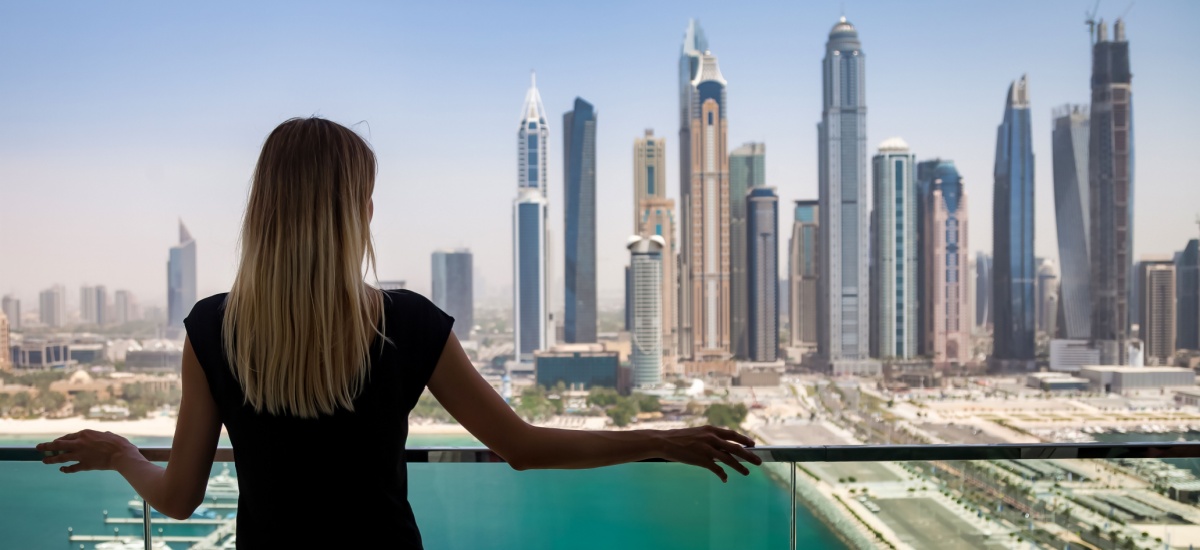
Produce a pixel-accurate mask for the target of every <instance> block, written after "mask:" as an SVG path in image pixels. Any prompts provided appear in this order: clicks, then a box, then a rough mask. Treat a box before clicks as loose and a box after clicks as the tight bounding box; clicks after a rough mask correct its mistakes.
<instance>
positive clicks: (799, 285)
mask: <svg viewBox="0 0 1200 550" xmlns="http://www.w3.org/2000/svg"><path fill="white" fill-rule="evenodd" d="M820 230H821V220H820V207H818V206H817V201H814V200H802V201H796V208H795V211H794V215H793V222H792V241H791V244H790V245H789V254H788V265H789V268H788V272H789V276H788V279H789V284H790V285H791V288H790V289H789V291H788V300H789V301H790V303H789V304H788V316H789V322H788V326H789V327H791V347H793V348H800V349H799V352H800V353H801V355H804V354H807V353H809V352H812V351H816V349H817V341H818V340H819V338H818V336H817V335H818V334H819V331H821V330H823V327H824V325H821V324H820V319H821V315H820V313H819V312H818V311H817V294H818V287H819V284H818V283H819V280H820V273H821V257H820V255H819V251H820V248H821V244H820V241H821V239H820Z"/></svg>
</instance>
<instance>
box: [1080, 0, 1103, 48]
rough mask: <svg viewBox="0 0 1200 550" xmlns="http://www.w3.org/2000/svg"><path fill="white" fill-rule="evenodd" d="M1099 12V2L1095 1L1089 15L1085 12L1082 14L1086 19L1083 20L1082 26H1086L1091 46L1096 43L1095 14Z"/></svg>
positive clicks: (1098, 0)
mask: <svg viewBox="0 0 1200 550" xmlns="http://www.w3.org/2000/svg"><path fill="white" fill-rule="evenodd" d="M1099 10H1100V0H1096V4H1095V5H1094V6H1092V11H1091V13H1088V12H1086V11H1085V12H1083V16H1084V17H1085V18H1086V19H1084V20H1083V24H1084V25H1087V27H1088V40H1090V41H1091V43H1092V44H1095V43H1096V12H1097V11H1099Z"/></svg>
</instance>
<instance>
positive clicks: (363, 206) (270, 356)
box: [222, 117, 383, 418]
mask: <svg viewBox="0 0 1200 550" xmlns="http://www.w3.org/2000/svg"><path fill="white" fill-rule="evenodd" d="M375 169H376V160H375V153H374V152H372V151H371V148H370V146H368V145H367V143H366V142H365V141H364V140H363V139H362V138H361V137H359V136H358V134H356V133H354V132H353V131H352V130H350V129H349V128H346V127H345V126H342V125H340V124H337V123H334V122H331V121H328V120H324V119H321V118H316V117H313V118H293V119H291V120H288V121H286V122H284V123H283V124H280V125H279V126H278V127H277V128H275V130H274V131H272V132H271V135H269V136H267V140H266V143H264V144H263V148H262V154H261V155H260V156H259V158H258V165H257V166H256V167H255V169H254V180H253V183H252V186H251V189H250V200H249V202H248V203H247V205H246V216H245V220H244V222H243V224H242V235H241V249H242V254H241V255H242V257H241V263H240V265H239V266H238V272H237V278H236V279H234V283H233V288H232V289H231V290H230V292H229V296H228V298H227V299H226V302H225V317H224V321H223V326H222V328H223V333H224V334H223V338H222V340H223V341H222V344H223V346H224V350H225V356H226V357H227V358H228V360H229V364H230V368H231V369H232V370H233V373H234V375H235V376H236V377H237V380H238V383H239V384H240V385H241V387H242V391H243V393H244V394H245V396H246V402H247V403H249V404H251V405H252V406H253V407H254V410H255V411H257V412H263V411H264V410H265V411H266V412H267V413H270V414H273V415H290V416H298V417H301V418H315V417H317V416H318V415H319V414H327V415H328V414H333V412H334V411H335V410H336V409H338V408H343V409H347V410H353V400H354V398H355V397H356V396H357V395H358V394H359V392H360V391H361V389H362V387H363V385H364V383H365V381H366V379H367V376H368V374H369V372H368V371H369V369H370V357H371V355H370V353H371V351H370V350H371V343H372V341H373V340H374V339H375V337H376V336H377V335H378V336H379V337H380V338H383V333H382V332H381V331H380V329H379V325H378V323H382V321H383V319H382V318H381V317H382V312H383V295H382V293H381V292H380V291H379V290H377V289H375V288H373V287H371V286H370V285H368V284H367V283H366V282H365V281H364V274H365V273H366V272H372V273H373V271H374V268H375V248H374V246H373V244H372V242H371V227H370V209H371V206H370V201H371V194H372V192H373V191H374V188H375ZM364 267H365V268H366V272H364Z"/></svg>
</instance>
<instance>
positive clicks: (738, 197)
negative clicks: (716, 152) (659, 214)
mask: <svg viewBox="0 0 1200 550" xmlns="http://www.w3.org/2000/svg"><path fill="white" fill-rule="evenodd" d="M766 153H767V146H766V144H763V143H747V144H745V145H742V146H741V147H738V148H737V149H734V150H733V152H731V153H729V253H730V259H729V281H730V293H729V308H730V315H731V317H730V320H729V330H730V339H731V344H730V345H731V346H732V350H733V356H734V357H737V358H739V359H746V358H749V357H750V347H751V344H750V340H749V336H748V335H749V328H750V319H749V316H750V309H749V308H750V304H749V300H750V298H749V295H748V292H749V288H750V283H749V280H748V279H747V277H748V275H747V272H748V270H749V269H750V267H749V266H748V265H747V264H746V242H747V241H746V223H747V222H746V208H747V206H746V205H747V201H748V200H749V198H748V197H747V196H746V194H747V193H748V192H750V191H751V190H752V189H755V188H759V187H763V186H765V185H766V184H767V183H766Z"/></svg>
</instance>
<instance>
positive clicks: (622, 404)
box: [587, 388, 662, 428]
mask: <svg viewBox="0 0 1200 550" xmlns="http://www.w3.org/2000/svg"><path fill="white" fill-rule="evenodd" d="M587 403H588V405H591V406H593V407H600V408H601V409H604V412H605V414H607V415H608V417H609V418H611V419H612V422H613V424H614V425H615V426H617V427H619V428H623V427H625V426H628V425H629V423H630V422H632V421H633V419H634V418H635V417H637V415H638V414H639V413H653V412H661V411H662V403H659V401H658V397H656V396H653V395H645V394H633V395H631V396H629V397H625V396H623V395H620V394H618V393H617V390H614V389H612V388H592V390H591V391H590V392H588V397H587Z"/></svg>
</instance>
